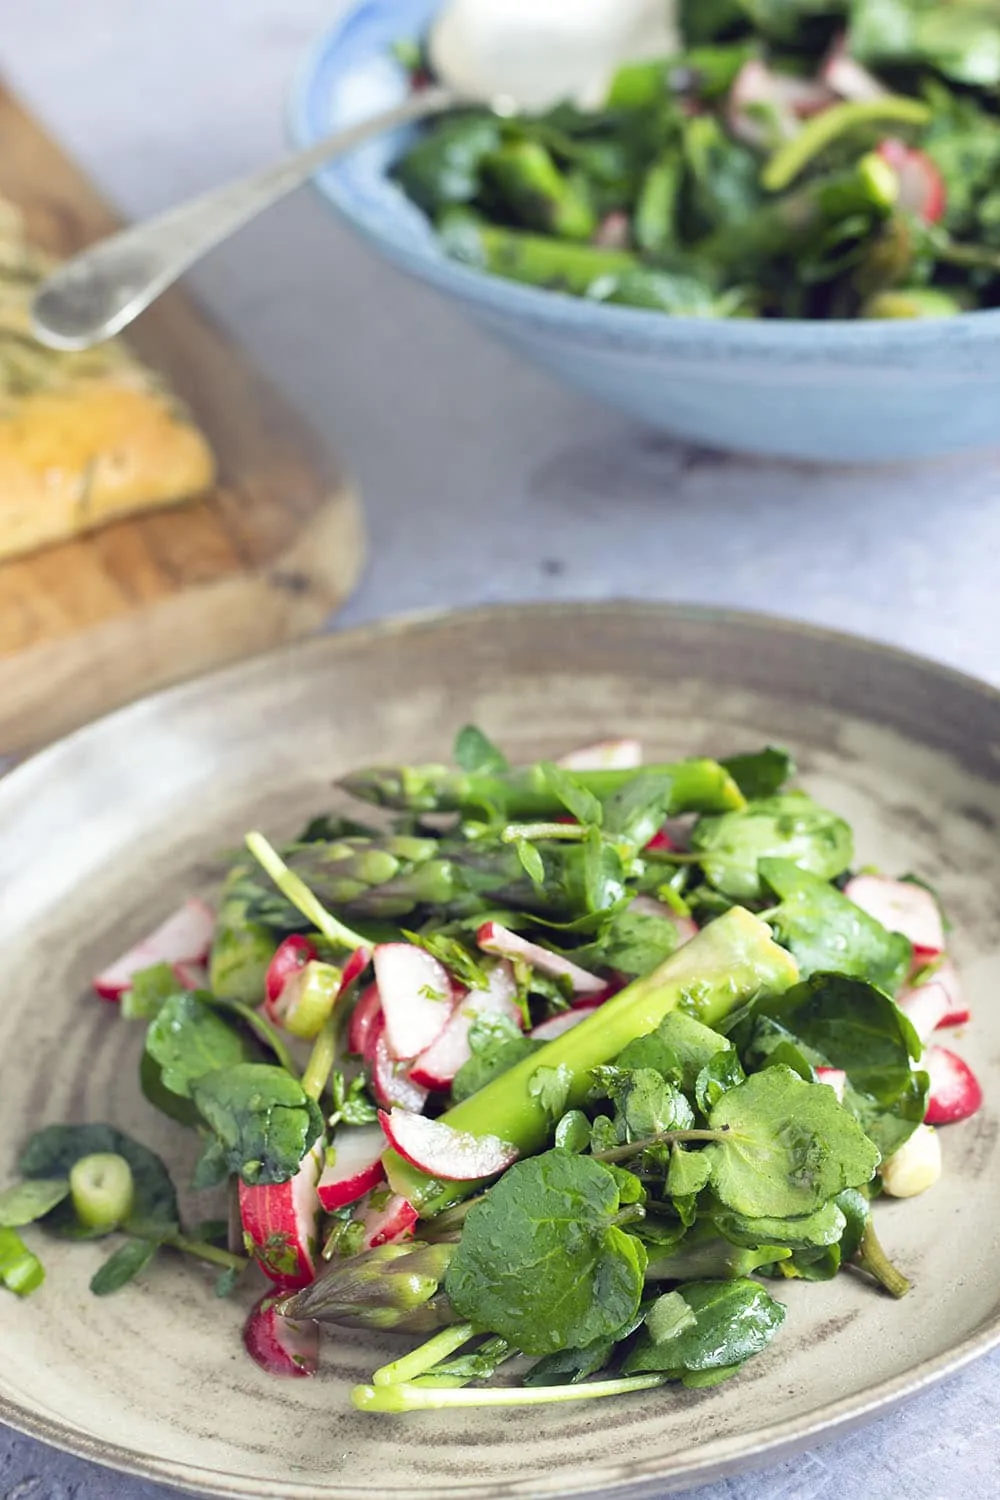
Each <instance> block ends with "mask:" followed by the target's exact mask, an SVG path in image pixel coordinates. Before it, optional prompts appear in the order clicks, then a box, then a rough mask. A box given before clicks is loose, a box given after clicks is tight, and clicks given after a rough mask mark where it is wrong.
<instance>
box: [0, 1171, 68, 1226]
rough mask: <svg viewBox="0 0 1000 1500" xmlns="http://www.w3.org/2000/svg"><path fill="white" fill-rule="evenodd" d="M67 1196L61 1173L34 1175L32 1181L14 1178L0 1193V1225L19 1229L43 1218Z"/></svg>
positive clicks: (66, 1184)
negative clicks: (34, 1177) (15, 1180)
mask: <svg viewBox="0 0 1000 1500" xmlns="http://www.w3.org/2000/svg"><path fill="white" fill-rule="evenodd" d="M68 1196H69V1182H68V1180H67V1179H66V1178H65V1177H38V1178H36V1179H35V1180H34V1181H33V1182H18V1183H15V1184H14V1186H13V1187H9V1188H7V1189H6V1191H5V1192H3V1193H0V1229H21V1228H22V1227H23V1226H24V1225H25V1224H34V1223H35V1222H36V1220H38V1219H44V1218H45V1215H46V1214H47V1213H50V1212H51V1211H52V1209H54V1208H55V1207H56V1205H57V1204H58V1203H61V1202H62V1201H63V1199H64V1198H67V1197H68Z"/></svg>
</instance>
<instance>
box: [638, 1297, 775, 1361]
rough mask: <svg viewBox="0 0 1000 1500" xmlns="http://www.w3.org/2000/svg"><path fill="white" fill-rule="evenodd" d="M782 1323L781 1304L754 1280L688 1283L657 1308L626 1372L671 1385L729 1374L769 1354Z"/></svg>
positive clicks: (662, 1299) (660, 1301) (648, 1318)
mask: <svg viewBox="0 0 1000 1500" xmlns="http://www.w3.org/2000/svg"><path fill="white" fill-rule="evenodd" d="M682 1305H683V1310H682ZM784 1320H785V1309H784V1307H783V1306H782V1304H781V1303H780V1302H776V1301H775V1300H774V1298H773V1297H771V1296H769V1295H768V1293H767V1292H766V1291H765V1290H764V1288H763V1287H762V1286H759V1285H758V1284H757V1283H756V1282H755V1281H749V1280H743V1279H737V1280H732V1281H693V1282H688V1283H686V1284H685V1285H683V1286H682V1287H680V1288H679V1289H678V1290H677V1291H675V1292H667V1293H666V1294H665V1295H664V1296H663V1297H658V1298H657V1300H656V1302H654V1303H653V1306H652V1308H651V1309H650V1311H649V1312H648V1313H647V1315H646V1325H645V1328H644V1329H643V1331H642V1333H641V1334H640V1336H639V1339H638V1342H637V1343H636V1345H635V1347H634V1348H633V1349H632V1350H631V1351H630V1353H629V1354H628V1356H627V1357H626V1359H625V1363H624V1365H623V1367H622V1368H623V1370H624V1371H625V1373H626V1374H637V1373H639V1372H640V1371H644V1370H651V1371H652V1370H656V1371H660V1372H662V1373H663V1374H664V1375H666V1376H667V1377H668V1378H669V1379H671V1380H685V1379H686V1377H687V1376H688V1375H690V1374H695V1373H703V1372H705V1371H710V1370H716V1371H719V1370H723V1369H728V1368H729V1367H730V1366H732V1365H741V1364H743V1363H744V1362H745V1361H746V1360H748V1359H750V1358H751V1356H752V1355H754V1354H760V1353H761V1352H762V1351H763V1350H764V1349H766V1348H767V1346H768V1344H769V1343H770V1342H771V1340H772V1339H773V1338H774V1335H775V1334H776V1333H777V1331H778V1329H779V1328H780V1327H781V1325H782V1323H783V1322H784Z"/></svg>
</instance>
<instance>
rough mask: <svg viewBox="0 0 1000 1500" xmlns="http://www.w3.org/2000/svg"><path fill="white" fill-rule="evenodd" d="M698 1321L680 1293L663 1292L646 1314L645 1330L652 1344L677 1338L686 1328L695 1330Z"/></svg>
mask: <svg viewBox="0 0 1000 1500" xmlns="http://www.w3.org/2000/svg"><path fill="white" fill-rule="evenodd" d="M697 1326H698V1319H697V1317H696V1316H695V1314H694V1313H693V1312H692V1310H691V1308H690V1307H689V1305H688V1304H687V1303H686V1302H685V1301H684V1298H683V1297H682V1296H681V1294H680V1292H665V1293H664V1294H663V1296H662V1297H657V1299H656V1301H655V1302H654V1303H653V1305H652V1307H651V1308H650V1309H649V1312H648V1313H647V1314H646V1328H647V1329H648V1331H649V1337H650V1338H651V1339H652V1341H653V1343H654V1344H662V1343H664V1342H665V1341H666V1340H668V1339H676V1338H679V1337H680V1335H681V1334H682V1333H684V1332H685V1330H686V1329H688V1328H697Z"/></svg>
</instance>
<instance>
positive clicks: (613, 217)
mask: <svg viewBox="0 0 1000 1500" xmlns="http://www.w3.org/2000/svg"><path fill="white" fill-rule="evenodd" d="M592 243H593V244H595V245H600V246H602V247H603V248H604V249H605V250H628V249H629V247H630V246H631V244H632V224H631V222H630V220H629V216H628V214H627V213H624V212H623V211H622V210H621V209H620V208H614V209H612V210H611V212H610V213H608V214H605V216H604V218H603V219H602V220H601V222H600V224H599V225H598V226H597V231H596V233H595V235H594V238H593V242H592ZM617 743H621V742H620V741H619V742H617ZM560 764H561V765H565V764H566V762H565V760H563V761H561V762H560ZM608 765H609V762H607V761H600V762H599V763H598V769H600V768H601V767H603V766H608ZM611 768H612V769H613V766H612V767H611ZM571 769H576V770H578V771H579V770H583V771H586V770H589V769H590V767H588V766H579V765H578V766H576V767H575V768H571ZM625 769H626V770H630V769H631V767H628V766H626V767H625Z"/></svg>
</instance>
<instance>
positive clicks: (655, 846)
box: [643, 828, 677, 854]
mask: <svg viewBox="0 0 1000 1500" xmlns="http://www.w3.org/2000/svg"><path fill="white" fill-rule="evenodd" d="M676 848H677V845H676V844H675V843H674V841H673V839H672V838H671V837H670V835H669V833H668V832H667V830H666V829H665V828H661V829H660V831H659V833H654V834H653V837H652V838H651V839H650V841H649V843H648V844H647V845H646V848H645V850H644V851H643V852H644V853H646V854H649V853H653V854H656V853H657V852H659V853H660V854H672V853H673V852H674V851H675V850H676Z"/></svg>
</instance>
